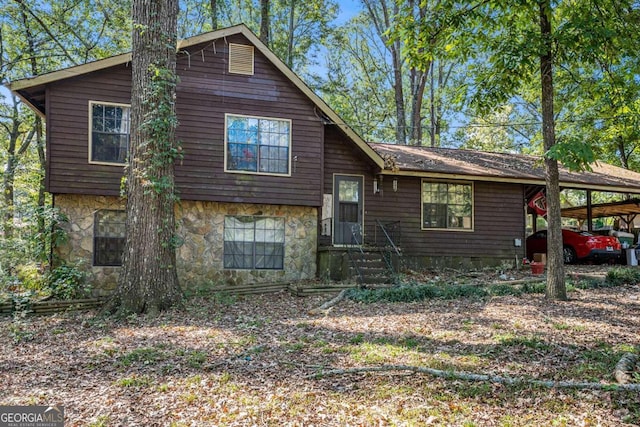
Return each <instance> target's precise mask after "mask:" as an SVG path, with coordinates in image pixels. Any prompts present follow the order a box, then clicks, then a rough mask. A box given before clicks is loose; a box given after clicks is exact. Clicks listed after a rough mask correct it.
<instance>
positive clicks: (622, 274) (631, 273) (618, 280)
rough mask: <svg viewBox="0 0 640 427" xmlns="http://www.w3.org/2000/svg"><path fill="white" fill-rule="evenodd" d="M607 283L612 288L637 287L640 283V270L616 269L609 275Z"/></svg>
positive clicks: (610, 271)
mask: <svg viewBox="0 0 640 427" xmlns="http://www.w3.org/2000/svg"><path fill="white" fill-rule="evenodd" d="M606 282H607V283H609V284H610V285H611V286H620V285H635V284H637V283H640V269H637V268H626V267H616V268H612V269H611V270H609V272H608V273H607V278H606Z"/></svg>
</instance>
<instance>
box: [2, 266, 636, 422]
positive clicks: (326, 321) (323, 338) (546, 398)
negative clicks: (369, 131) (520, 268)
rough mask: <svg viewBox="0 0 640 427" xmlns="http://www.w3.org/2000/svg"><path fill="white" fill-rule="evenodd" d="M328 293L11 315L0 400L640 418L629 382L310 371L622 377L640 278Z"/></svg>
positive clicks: (516, 418) (84, 414) (357, 414)
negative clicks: (165, 309)
mask: <svg viewBox="0 0 640 427" xmlns="http://www.w3.org/2000/svg"><path fill="white" fill-rule="evenodd" d="M450 274H455V272H453V273H451V272H450ZM516 274H517V273H516ZM520 274H522V273H520ZM484 279H485V280H486V277H485V278H484ZM492 280H495V278H492ZM330 298H331V295H324V296H313V297H306V298H298V297H293V296H290V295H289V294H287V293H278V294H271V295H257V296H256V295H254V296H246V297H242V298H238V299H233V298H219V297H215V296H211V297H208V298H207V297H197V298H192V299H190V300H189V301H188V303H187V308H186V310H185V311H182V312H178V311H173V312H169V313H165V314H163V315H161V316H160V317H157V318H147V317H144V316H142V317H138V316H130V317H128V318H127V319H123V320H119V321H116V320H114V319H111V318H99V317H95V313H67V314H60V315H55V316H46V317H27V318H24V319H10V318H2V319H0V340H1V342H2V343H3V345H2V347H0V404H4V405H7V404H11V405H35V404H37V405H51V404H59V405H63V406H64V407H65V415H66V419H67V424H66V425H68V426H87V425H89V426H142V425H145V426H156V425H157V426H170V425H174V426H192V425H193V426H217V425H225V426H234V425H238V426H245V425H259V426H260V425H273V426H287V425H290V426H310V425H316V426H331V425H335V426H378V425H469V426H472V425H477V426H492V425H496V426H498V425H500V426H508V425H514V426H523V425H531V426H539V425H580V426H596V425H602V426H619V425H624V424H625V423H626V424H628V425H633V424H635V423H638V422H640V397H639V396H638V394H637V393H630V392H613V391H585V390H555V389H545V388H538V387H532V386H505V385H500V384H492V383H480V382H478V383H473V382H466V381H452V380H443V379H438V378H433V377H429V376H426V375H416V374H412V375H408V374H406V373H401V372H383V373H367V374H354V375H344V376H338V377H320V379H313V378H310V377H309V376H310V374H313V373H315V372H321V371H322V370H323V369H330V368H345V369H346V368H351V367H359V366H379V365H384V364H390V365H391V364H393V365H400V364H404V365H414V366H425V367H430V368H436V369H445V370H455V371H464V372H472V373H486V374H494V375H504V376H511V377H524V378H535V379H545V380H575V381H601V382H605V383H613V382H614V379H613V377H612V373H613V368H614V366H615V364H616V362H617V361H618V359H619V358H620V357H621V356H622V355H623V354H624V353H626V352H629V351H633V352H637V348H638V347H637V346H638V344H639V342H638V331H639V330H640V319H639V316H640V286H638V285H633V286H623V287H616V288H605V289H593V290H577V291H574V292H572V293H571V294H570V298H571V299H570V301H567V302H550V301H547V300H546V299H545V298H544V296H542V295H523V296H519V297H516V296H499V297H491V298H486V299H459V300H450V301H442V300H428V301H423V302H415V303H393V304H392V303H386V304H383V303H376V304H360V303H355V302H353V301H350V300H345V301H342V302H341V303H340V304H338V305H337V306H335V307H333V308H332V309H331V310H330V311H328V313H327V314H326V315H323V316H312V315H309V314H308V313H309V311H310V310H311V309H313V308H315V307H318V306H320V305H321V304H322V303H323V302H324V301H326V300H327V299H330Z"/></svg>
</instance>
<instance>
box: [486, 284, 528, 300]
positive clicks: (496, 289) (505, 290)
mask: <svg viewBox="0 0 640 427" xmlns="http://www.w3.org/2000/svg"><path fill="white" fill-rule="evenodd" d="M489 292H490V293H491V295H495V296H505V295H513V296H516V297H518V296H520V295H522V294H523V293H524V292H523V291H522V289H521V288H519V287H517V286H513V285H505V284H499V285H491V286H490V287H489Z"/></svg>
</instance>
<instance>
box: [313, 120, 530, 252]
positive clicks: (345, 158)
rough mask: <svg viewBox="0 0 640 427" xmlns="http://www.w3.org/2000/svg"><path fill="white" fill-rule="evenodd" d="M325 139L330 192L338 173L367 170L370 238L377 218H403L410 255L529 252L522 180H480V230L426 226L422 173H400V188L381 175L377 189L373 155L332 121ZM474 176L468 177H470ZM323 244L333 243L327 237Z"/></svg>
mask: <svg viewBox="0 0 640 427" xmlns="http://www.w3.org/2000/svg"><path fill="white" fill-rule="evenodd" d="M325 133H326V141H325V174H324V190H323V191H324V193H325V194H333V176H334V175H335V174H345V175H363V176H364V177H365V188H364V208H365V213H364V222H365V243H370V244H373V243H374V242H375V238H376V220H380V221H381V222H383V223H391V222H396V221H399V222H400V228H401V236H400V242H399V243H400V247H401V249H402V250H403V252H404V254H405V255H406V256H408V257H469V258H478V257H485V258H505V259H506V258H509V259H515V256H516V255H518V256H523V255H522V254H523V252H524V250H523V247H521V248H517V249H516V247H515V246H514V239H516V238H517V239H523V240H522V244H523V245H524V201H523V200H524V196H523V188H522V185H521V184H510V183H494V182H474V183H473V188H474V230H473V231H441V230H422V229H421V214H422V211H421V185H422V184H421V183H422V178H420V177H407V176H399V177H398V191H397V192H394V191H393V177H392V176H389V175H386V176H384V177H383V178H382V180H381V181H380V185H379V188H380V192H379V193H377V194H374V193H373V180H374V179H375V176H376V175H375V173H376V169H375V167H374V166H373V165H372V163H371V162H370V161H368V160H367V159H366V158H365V157H364V156H362V155H361V154H359V153H360V152H359V151H358V150H357V149H356V148H355V147H354V145H353V144H350V143H348V142H347V139H346V138H345V137H344V136H343V135H342V134H341V132H340V131H338V130H337V129H336V128H335V127H332V128H330V127H328V128H327V130H326V132H325ZM454 182H455V181H454ZM467 182H468V181H467ZM320 241H321V243H322V244H327V245H328V244H330V242H331V240H330V239H328V238H321V240H320Z"/></svg>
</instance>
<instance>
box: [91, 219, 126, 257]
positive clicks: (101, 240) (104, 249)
mask: <svg viewBox="0 0 640 427" xmlns="http://www.w3.org/2000/svg"><path fill="white" fill-rule="evenodd" d="M126 219H127V213H126V212H125V211H120V210H107V209H104V210H99V211H97V212H96V213H95V216H94V223H93V265H94V266H111V267H118V266H121V265H122V253H123V252H124V242H125V237H126V225H125V223H126Z"/></svg>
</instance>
